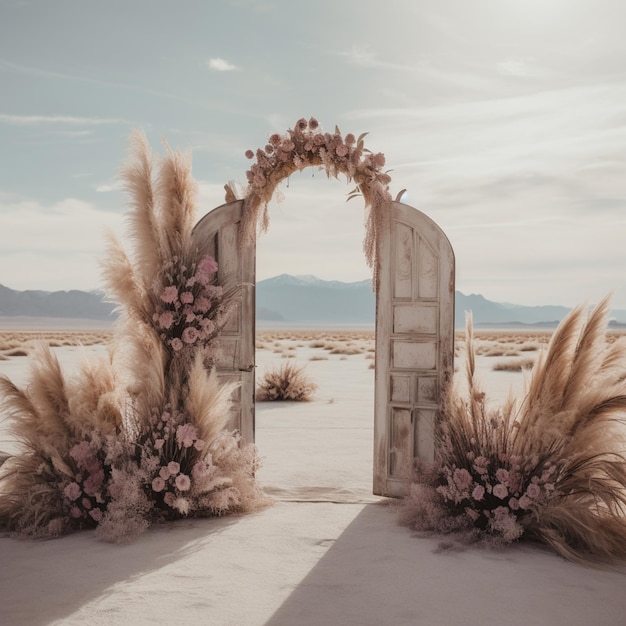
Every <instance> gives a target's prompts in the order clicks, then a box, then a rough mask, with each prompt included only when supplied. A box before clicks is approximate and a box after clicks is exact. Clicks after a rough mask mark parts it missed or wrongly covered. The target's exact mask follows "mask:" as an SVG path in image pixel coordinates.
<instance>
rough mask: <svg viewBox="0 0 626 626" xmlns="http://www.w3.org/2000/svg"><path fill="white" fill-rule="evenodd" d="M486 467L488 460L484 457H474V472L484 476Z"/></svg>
mask: <svg viewBox="0 0 626 626" xmlns="http://www.w3.org/2000/svg"><path fill="white" fill-rule="evenodd" d="M488 465H489V460H488V459H486V458H485V457H484V456H478V457H476V460H475V461H474V465H473V467H474V469H475V470H476V472H478V473H479V474H486V473H487V466H488Z"/></svg>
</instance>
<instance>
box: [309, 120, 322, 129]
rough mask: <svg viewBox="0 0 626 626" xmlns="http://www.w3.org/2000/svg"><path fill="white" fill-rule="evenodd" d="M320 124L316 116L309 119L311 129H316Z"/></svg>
mask: <svg viewBox="0 0 626 626" xmlns="http://www.w3.org/2000/svg"><path fill="white" fill-rule="evenodd" d="M319 125H320V123H319V122H318V121H317V120H316V119H315V118H314V117H312V118H311V119H310V120H309V128H310V129H311V130H316V129H317V127H318V126H319Z"/></svg>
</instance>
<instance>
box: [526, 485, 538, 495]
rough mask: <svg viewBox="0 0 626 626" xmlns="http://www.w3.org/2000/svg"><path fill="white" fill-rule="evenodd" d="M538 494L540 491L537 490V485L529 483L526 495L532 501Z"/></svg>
mask: <svg viewBox="0 0 626 626" xmlns="http://www.w3.org/2000/svg"><path fill="white" fill-rule="evenodd" d="M540 493H541V489H540V488H539V485H537V484H535V483H530V485H528V487H527V489H526V495H527V496H528V497H529V498H532V499H534V498H537V497H539V494H540Z"/></svg>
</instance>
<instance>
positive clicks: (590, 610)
mask: <svg viewBox="0 0 626 626" xmlns="http://www.w3.org/2000/svg"><path fill="white" fill-rule="evenodd" d="M79 352H80V351H77V350H76V349H71V348H63V349H60V350H59V354H60V355H61V358H62V361H63V362H64V363H75V362H76V360H77V358H78V354H79ZM311 354H312V352H311V349H310V348H300V349H298V351H297V362H298V363H301V364H305V363H306V364H307V369H308V371H309V374H310V376H311V378H312V379H314V380H315V382H317V383H318V385H319V391H318V395H317V400H316V401H315V402H312V403H309V404H297V403H288V404H271V403H265V404H261V405H259V408H258V414H257V444H258V446H259V450H260V453H261V455H262V457H263V458H264V467H263V469H262V470H261V471H260V472H259V480H260V481H261V482H262V484H264V485H265V487H266V490H267V491H268V493H270V494H271V495H272V496H274V497H275V498H276V502H275V504H274V505H273V506H272V507H270V508H268V509H266V510H264V511H261V512H259V513H255V514H252V515H248V516H241V517H226V518H222V519H206V520H185V521H181V522H179V523H175V524H170V525H166V526H161V527H158V528H154V529H152V530H150V531H149V532H147V533H145V534H144V535H143V536H141V537H139V538H138V539H137V540H136V541H135V542H134V543H132V544H130V545H128V546H116V545H110V544H106V543H102V542H99V541H97V540H96V539H95V537H94V536H93V534H92V533H89V532H85V533H78V534H74V535H71V536H68V537H64V538H61V539H56V540H52V541H45V542H32V541H18V540H15V539H11V538H6V537H5V538H0V560H1V562H2V565H3V566H2V567H1V568H0V598H1V600H0V624H2V625H7V626H8V625H20V626H21V625H24V626H26V625H29V624H32V625H43V624H76V625H79V624H80V625H81V626H82V625H85V624H88V625H94V626H95V625H100V624H101V625H117V624H133V625H142V624H184V625H195V624H198V625H205V624H206V625H216V626H222V625H232V626H246V625H263V624H265V625H268V626H300V625H302V626H306V625H315V626H317V625H355V626H357V625H358V626H365V625H376V626H381V625H390V626H395V625H404V624H419V625H424V626H439V625H446V626H447V625H450V626H452V625H454V626H456V625H463V626H465V625H467V626H472V625H479V624H480V625H483V626H485V625H486V626H489V625H498V626H499V625H512V626H517V625H519V626H522V625H523V626H530V625H541V626H551V625H570V626H577V625H580V626H589V625H594V626H595V625H597V626H601V625H607V626H609V625H610V626H619V625H621V624H626V593H625V592H624V589H625V585H626V568H618V569H613V570H595V569H589V568H584V567H581V566H578V565H574V564H572V563H569V562H567V561H565V560H563V559H562V558H560V557H558V556H556V555H554V554H553V553H551V552H549V551H548V550H544V549H542V548H539V547H536V546H531V545H525V544H521V545H516V546H514V547H512V548H509V549H506V550H504V551H498V552H495V551H488V550H481V549H477V548H471V549H467V550H465V551H462V552H454V551H449V552H444V553H437V552H436V549H437V545H438V543H439V540H438V539H436V538H420V537H416V536H414V535H413V533H411V531H410V530H408V529H406V528H403V527H400V526H398V525H397V524H396V522H395V519H396V517H395V512H394V507H393V503H391V504H390V501H387V500H381V499H379V498H376V497H374V496H372V495H371V464H372V451H371V449H372V421H373V416H372V404H373V380H374V375H373V370H370V369H368V365H369V363H370V361H368V360H366V359H365V358H364V356H363V355H354V356H348V357H346V358H345V360H341V357H339V356H330V357H329V360H327V361H316V362H309V361H308V359H309V357H310V355H311ZM279 360H280V355H276V354H272V353H270V352H268V351H261V352H260V353H259V355H258V363H259V373H262V371H263V367H264V364H265V363H268V362H279ZM479 361H480V366H481V371H482V372H483V373H484V374H483V375H484V378H485V383H486V384H485V387H486V388H487V390H488V392H490V394H491V395H494V396H498V397H502V396H504V395H505V394H506V389H507V387H508V385H509V384H510V382H511V381H512V382H514V383H515V384H516V385H519V381H520V376H519V375H515V374H509V373H502V372H498V373H494V374H489V370H488V365H486V363H488V360H486V359H479ZM25 364H26V360H25V359H24V358H14V359H11V360H10V361H2V362H0V372H4V373H7V374H8V375H9V376H10V377H11V378H12V379H13V380H14V381H15V382H18V383H22V382H23V381H24V379H25ZM0 439H2V440H6V437H5V436H0ZM0 447H2V446H0ZM4 447H6V445H5V446H4Z"/></svg>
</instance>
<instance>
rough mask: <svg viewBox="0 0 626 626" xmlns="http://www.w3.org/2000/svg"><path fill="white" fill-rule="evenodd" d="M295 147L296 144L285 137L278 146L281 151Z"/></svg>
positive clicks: (288, 150)
mask: <svg viewBox="0 0 626 626" xmlns="http://www.w3.org/2000/svg"><path fill="white" fill-rule="evenodd" d="M295 147H296V144H295V143H294V142H293V141H291V139H285V140H284V141H283V143H282V145H281V146H280V149H281V150H282V151H283V152H291V151H292V150H293V149H294V148H295Z"/></svg>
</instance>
